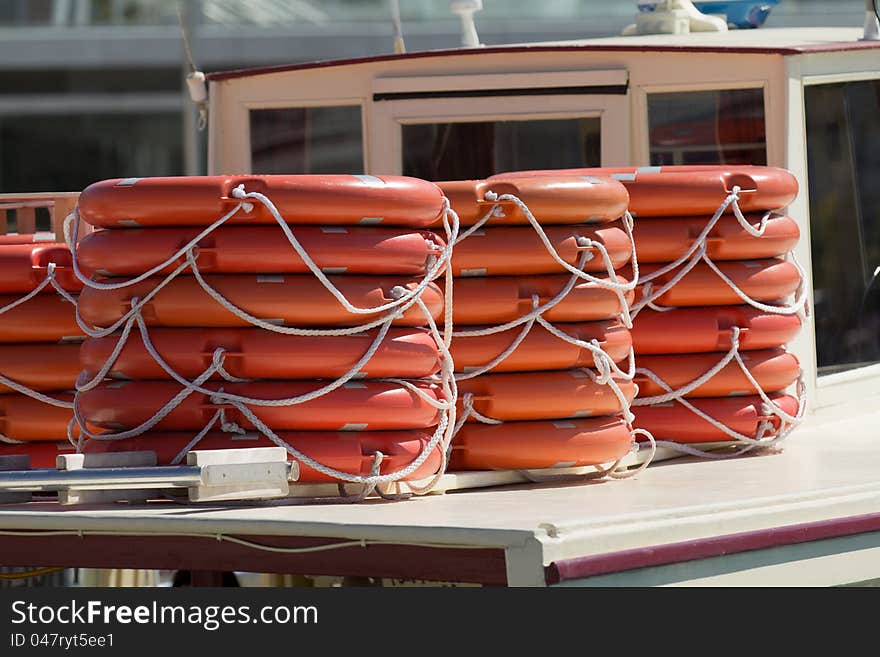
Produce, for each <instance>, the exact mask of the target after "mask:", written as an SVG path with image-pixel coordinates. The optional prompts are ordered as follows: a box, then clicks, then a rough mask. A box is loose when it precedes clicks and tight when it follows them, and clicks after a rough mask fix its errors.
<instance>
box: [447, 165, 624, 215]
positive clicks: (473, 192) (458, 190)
mask: <svg viewBox="0 0 880 657" xmlns="http://www.w3.org/2000/svg"><path fill="white" fill-rule="evenodd" d="M437 186H438V187H440V189H442V190H443V193H444V194H445V195H446V197H447V198H448V199H449V203H450V205H451V206H452V209H453V210H455V212H456V213H457V214H458V218H459V221H460V223H461V225H462V226H473V225H474V224H475V223H477V222H478V221H479V220H480V219H482V218H483V217H484V216H485V215H486V213H487V212H488V211H489V210H490V209H491V208H492V206H493V205H495V203H494V202H492V201H487V200H486V194H487V192H494V193H495V194H497V195H498V196H501V195H503V194H512V195H514V196H516V197H517V198H519V199H520V200H521V201H523V202H524V203H525V204H526V205H527V206H528V208H529V210H530V211H531V212H532V214H533V215H534V216H535V218H536V219H537V220H538V221H539V222H541V224H542V225H547V226H550V225H553V224H582V223H606V222H609V221H614V220H615V219H618V218H620V217H621V216H622V215H623V213H624V212H626V206H627V204H628V203H629V196H628V195H627V193H626V188H625V187H624V186H623V185H621V184H620V183H619V182H617V181H615V180H612V179H611V178H600V177H596V176H582V175H565V174H560V175H554V176H537V177H531V178H530V177H526V176H517V177H515V178H514V177H509V178H508V177H506V176H493V177H492V178H490V179H488V180H455V181H444V182H438V183H437ZM499 205H500V206H501V209H502V210H503V212H504V216H495V217H492V218H491V219H490V220H489V221H488V222H487V225H488V226H521V225H525V224H528V223H529V222H528V219H527V218H526V216H525V214H523V212H522V211H521V210H520V209H519V208H518V207H517V206H516V205H515V204H514V203H512V202H510V201H505V202H502V203H500V204H499Z"/></svg>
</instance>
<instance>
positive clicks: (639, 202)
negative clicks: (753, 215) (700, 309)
mask: <svg viewBox="0 0 880 657" xmlns="http://www.w3.org/2000/svg"><path fill="white" fill-rule="evenodd" d="M538 175H542V176H548V175H552V176H572V175H581V176H611V177H614V178H615V179H617V180H619V181H620V182H622V183H623V185H624V186H625V187H626V190H627V192H628V193H629V197H630V200H629V211H630V212H631V213H632V214H633V215H634V216H635V217H677V216H694V215H706V216H711V215H713V214H714V213H715V212H716V211H717V210H718V208H719V207H720V206H721V204H722V203H723V202H724V200H725V199H726V198H727V196H728V195H729V194H730V192H731V191H733V188H734V187H739V188H740V190H741V191H740V195H739V201H738V204H739V208H740V210H742V211H743V212H760V211H763V210H779V209H782V208H784V207H786V206H787V205H789V204H790V203H791V202H792V201H793V200H794V199H795V197H796V196H797V193H798V183H797V179H796V178H795V177H794V176H793V175H792V174H791V173H789V172H788V171H786V170H785V169H779V168H776V167H766V166H751V165H749V166H740V165H723V164H721V165H705V164H699V165H684V166H663V167H623V168H613V167H612V168H605V167H603V168H592V169H559V170H555V171H554V170H546V171H518V172H515V173H502V174H499V175H498V176H493V177H491V178H489V179H488V182H492V181H493V180H495V179H496V178H497V179H500V180H511V179H513V180H517V179H519V178H532V177H534V176H538ZM727 212H728V213H732V212H733V209H732V208H728V210H727Z"/></svg>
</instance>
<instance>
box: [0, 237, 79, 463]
mask: <svg viewBox="0 0 880 657" xmlns="http://www.w3.org/2000/svg"><path fill="white" fill-rule="evenodd" d="M81 287H82V286H81V285H80V284H79V281H78V280H77V279H76V277H75V276H74V274H73V270H72V268H71V254H70V251H69V250H68V249H67V247H66V246H65V245H64V244H57V243H52V242H46V241H44V240H40V239H39V238H38V237H35V236H34V235H8V236H0V456H5V455H12V454H26V455H28V456H30V458H31V466H32V467H38V468H47V467H55V457H56V456H57V454H58V453H59V452H60V451H69V450H72V445H71V444H70V442H69V441H68V440H67V436H68V427H69V425H70V424H71V420H72V419H73V410H72V407H73V394H72V393H73V389H74V385H75V383H76V378H77V375H78V374H79V370H80V366H79V347H80V341H81V340H82V337H83V334H82V331H81V330H80V329H79V327H78V326H77V323H76V312H75V306H76V297H75V295H76V294H77V293H78V292H79V290H80V288H81Z"/></svg>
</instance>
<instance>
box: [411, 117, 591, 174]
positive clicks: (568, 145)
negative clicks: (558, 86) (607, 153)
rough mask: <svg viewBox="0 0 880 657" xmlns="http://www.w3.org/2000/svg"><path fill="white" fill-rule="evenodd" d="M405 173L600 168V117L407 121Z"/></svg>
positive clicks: (472, 172) (485, 172)
mask: <svg viewBox="0 0 880 657" xmlns="http://www.w3.org/2000/svg"><path fill="white" fill-rule="evenodd" d="M402 129H403V173H404V175H407V176H415V177H417V178H424V179H427V180H467V179H473V178H486V177H488V176H491V175H493V174H496V173H500V172H502V171H520V170H524V169H567V168H572V167H590V166H600V164H601V158H602V150H601V140H600V119H598V118H584V119H551V120H540V121H537V120H536V121H481V122H478V123H425V124H419V125H404V126H402Z"/></svg>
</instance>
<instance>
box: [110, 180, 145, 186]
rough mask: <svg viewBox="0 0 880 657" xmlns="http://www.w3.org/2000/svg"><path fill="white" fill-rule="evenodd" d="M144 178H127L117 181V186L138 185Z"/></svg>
mask: <svg viewBox="0 0 880 657" xmlns="http://www.w3.org/2000/svg"><path fill="white" fill-rule="evenodd" d="M141 180H143V178H125V179H123V180H120V181H119V182H118V183H116V186H117V187H131V186H132V185H136V184H137V183H138V182H139V181H141Z"/></svg>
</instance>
